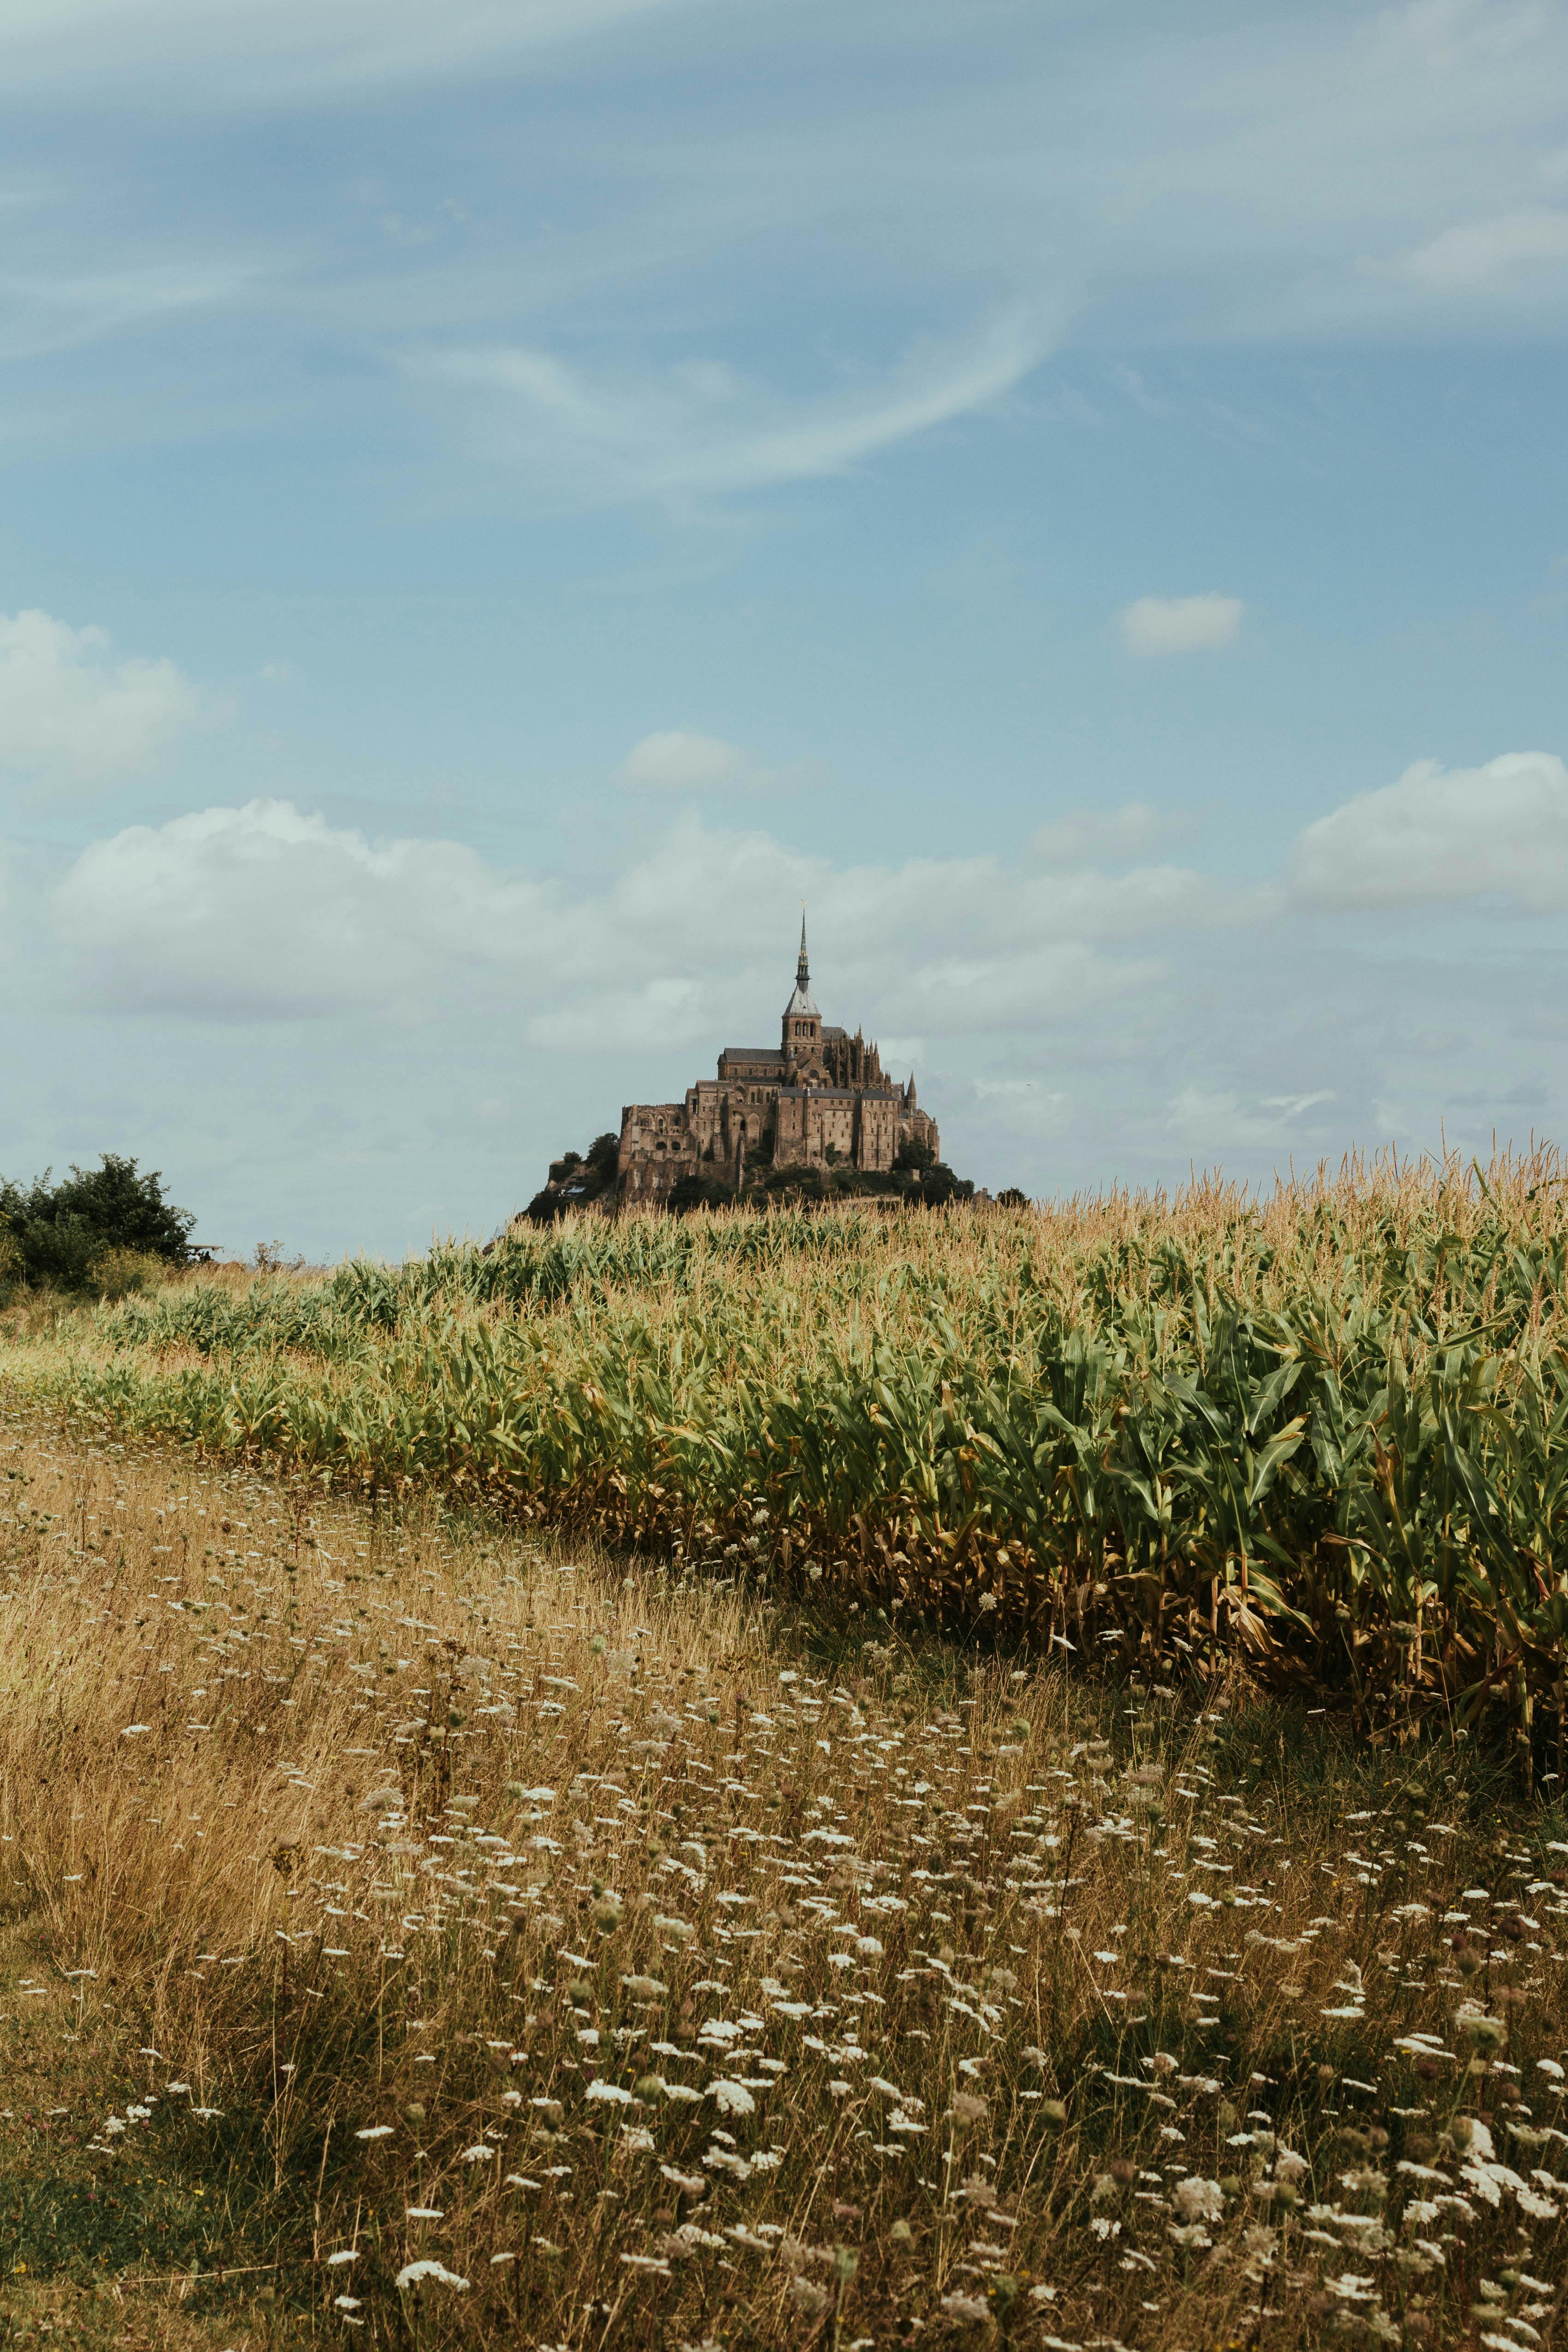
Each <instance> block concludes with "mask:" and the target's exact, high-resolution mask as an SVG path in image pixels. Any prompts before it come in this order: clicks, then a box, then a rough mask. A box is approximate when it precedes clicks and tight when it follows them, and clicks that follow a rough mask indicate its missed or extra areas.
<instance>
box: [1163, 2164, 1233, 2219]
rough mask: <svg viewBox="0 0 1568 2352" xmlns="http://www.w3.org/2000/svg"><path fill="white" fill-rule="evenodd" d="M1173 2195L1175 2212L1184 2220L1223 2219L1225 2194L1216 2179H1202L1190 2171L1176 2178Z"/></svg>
mask: <svg viewBox="0 0 1568 2352" xmlns="http://www.w3.org/2000/svg"><path fill="white" fill-rule="evenodd" d="M1173 2197H1174V2200H1175V2207H1176V2210H1177V2212H1178V2213H1179V2214H1180V2215H1181V2217H1182V2219H1183V2221H1223V2220H1224V2219H1225V2194H1224V2191H1223V2190H1222V2189H1221V2188H1220V2185H1219V2182H1218V2181H1217V2180H1205V2179H1201V2178H1200V2177H1199V2175H1198V2174H1196V2173H1191V2174H1189V2176H1188V2177H1187V2179H1185V2180H1178V2181H1177V2183H1176V2186H1175V2189H1174V2191H1173Z"/></svg>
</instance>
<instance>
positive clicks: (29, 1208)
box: [0, 1151, 195, 1291]
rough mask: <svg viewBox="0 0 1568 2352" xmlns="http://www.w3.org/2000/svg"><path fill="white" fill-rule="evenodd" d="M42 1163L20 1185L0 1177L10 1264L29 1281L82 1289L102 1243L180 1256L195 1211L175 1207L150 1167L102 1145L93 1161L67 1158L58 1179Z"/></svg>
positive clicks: (0, 1217)
mask: <svg viewBox="0 0 1568 2352" xmlns="http://www.w3.org/2000/svg"><path fill="white" fill-rule="evenodd" d="M51 1172H52V1171H50V1170H48V1169H47V1168H46V1169H45V1171H44V1172H43V1174H42V1175H41V1176H36V1177H35V1178H34V1179H33V1181H32V1183H31V1185H30V1186H28V1187H27V1188H26V1189H25V1190H24V1188H23V1187H22V1186H21V1185H20V1184H16V1183H11V1182H7V1181H5V1179H4V1178H0V1234H4V1235H5V1240H6V1242H7V1243H8V1244H9V1251H8V1255H9V1256H10V1258H11V1259H13V1260H14V1261H16V1273H15V1274H14V1275H13V1276H9V1277H7V1276H5V1274H4V1271H3V1269H4V1266H5V1262H6V1261H5V1257H0V1280H5V1279H7V1278H9V1279H11V1280H17V1279H19V1280H22V1281H25V1282H27V1283H30V1284H31V1285H33V1286H34V1287H35V1288H39V1289H49V1290H67V1291H84V1290H85V1291H90V1290H91V1289H92V1288H93V1280H92V1268H93V1266H94V1265H95V1264H96V1263H97V1262H98V1261H99V1260H100V1258H101V1257H102V1256H103V1255H104V1254H105V1253H106V1252H108V1251H119V1252H131V1253H132V1254H134V1255H138V1256H143V1257H151V1258H154V1259H158V1260H162V1261H163V1262H164V1263H166V1264H168V1265H184V1262H185V1258H186V1255H187V1250H188V1242H189V1235H190V1230H191V1227H192V1226H193V1225H194V1224H195V1217H194V1216H193V1215H192V1213H191V1212H190V1211H189V1210H188V1209H178V1208H176V1207H175V1206H174V1202H172V1201H170V1200H169V1199H168V1198H167V1197H166V1195H165V1193H164V1191H163V1177H162V1176H161V1175H159V1173H158V1172H157V1171H156V1170H150V1171H148V1172H147V1173H146V1174H145V1175H143V1174H142V1171H140V1170H139V1169H138V1167H137V1164H136V1162H135V1160H127V1159H125V1158H123V1157H122V1156H121V1154H120V1153H118V1152H113V1151H106V1152H105V1153H104V1155H103V1161H102V1165H101V1166H100V1167H98V1168H90V1169H89V1168H78V1167H75V1166H73V1167H72V1169H71V1172H70V1174H69V1175H68V1177H66V1178H65V1179H64V1180H63V1181H61V1182H60V1183H58V1184H51V1183H50V1181H49V1178H50V1174H51Z"/></svg>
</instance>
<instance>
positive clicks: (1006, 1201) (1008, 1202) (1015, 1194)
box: [996, 1184, 1029, 1209]
mask: <svg viewBox="0 0 1568 2352" xmlns="http://www.w3.org/2000/svg"><path fill="white" fill-rule="evenodd" d="M1028 1205H1029V1196H1028V1194H1027V1193H1026V1192H1020V1191H1019V1189H1018V1187H1017V1185H1016V1184H1009V1185H1008V1186H1007V1188H1006V1190H1005V1192H998V1193H997V1195H996V1206H997V1207H998V1208H999V1209H1026V1208H1027V1207H1028Z"/></svg>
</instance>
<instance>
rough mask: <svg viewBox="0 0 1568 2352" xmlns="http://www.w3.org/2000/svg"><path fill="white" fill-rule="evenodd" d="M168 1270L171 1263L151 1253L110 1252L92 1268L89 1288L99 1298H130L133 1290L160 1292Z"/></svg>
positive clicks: (95, 1262)
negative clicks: (159, 1289) (159, 1288)
mask: <svg viewBox="0 0 1568 2352" xmlns="http://www.w3.org/2000/svg"><path fill="white" fill-rule="evenodd" d="M168 1271H169V1265H168V1260H167V1259H166V1258H161V1257H158V1256H155V1255H154V1254H153V1252H152V1251H151V1250H130V1249H107V1250H103V1251H101V1252H100V1255H98V1256H97V1257H95V1258H94V1259H93V1260H92V1262H91V1264H90V1265H89V1267H88V1269H87V1281H86V1287H87V1288H88V1289H89V1290H90V1291H91V1293H92V1295H93V1297H95V1298H109V1299H115V1298H129V1297H131V1295H132V1292H133V1291H138V1290H156V1288H157V1287H158V1286H159V1284H160V1283H161V1282H163V1280H164V1279H165V1277H166V1276H167V1274H168Z"/></svg>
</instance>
